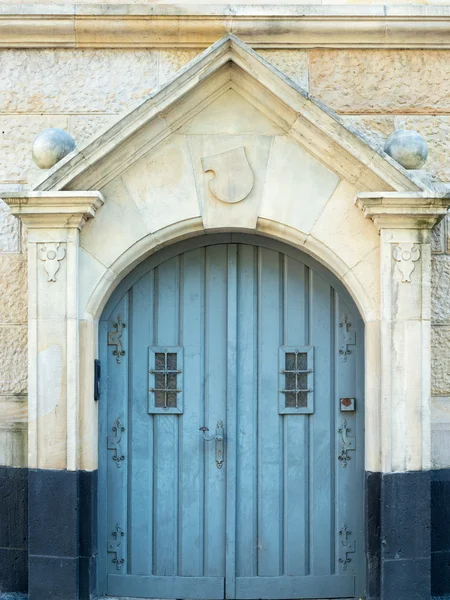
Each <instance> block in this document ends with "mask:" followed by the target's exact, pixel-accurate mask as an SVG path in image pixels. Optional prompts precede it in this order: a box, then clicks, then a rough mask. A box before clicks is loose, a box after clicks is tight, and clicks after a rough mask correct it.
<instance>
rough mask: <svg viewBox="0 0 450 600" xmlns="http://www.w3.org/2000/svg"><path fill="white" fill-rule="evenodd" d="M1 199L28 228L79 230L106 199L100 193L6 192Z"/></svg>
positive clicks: (93, 215)
mask: <svg viewBox="0 0 450 600" xmlns="http://www.w3.org/2000/svg"><path fill="white" fill-rule="evenodd" d="M0 196H2V198H3V199H4V200H5V202H6V203H7V204H8V205H9V207H10V210H11V214H13V215H14V216H15V217H19V218H20V219H21V220H22V221H23V223H25V225H26V226H27V227H28V229H73V228H76V229H81V227H82V226H83V224H84V223H85V222H86V220H87V219H91V218H93V217H95V214H96V212H97V210H98V209H99V208H100V207H101V206H103V204H104V202H105V199H104V197H103V195H102V194H101V193H100V192H97V191H94V192H90V191H87V192H7V193H6V194H2V191H1V190H0Z"/></svg>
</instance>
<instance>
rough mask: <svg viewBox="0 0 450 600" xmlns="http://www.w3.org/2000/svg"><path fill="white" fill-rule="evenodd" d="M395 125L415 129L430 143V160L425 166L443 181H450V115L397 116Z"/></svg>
mask: <svg viewBox="0 0 450 600" xmlns="http://www.w3.org/2000/svg"><path fill="white" fill-rule="evenodd" d="M395 126H396V127H397V128H399V127H403V128H407V129H414V131H417V133H420V134H421V135H422V136H423V137H424V138H425V140H426V142H427V144H428V160H427V162H426V163H425V166H424V167H423V168H424V169H426V170H427V171H429V172H430V173H432V174H433V175H436V176H437V177H439V179H442V180H443V181H450V163H449V160H448V156H449V153H450V117H442V116H439V117H434V116H429V117H408V116H403V115H402V116H397V117H395Z"/></svg>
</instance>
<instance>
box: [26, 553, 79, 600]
mask: <svg viewBox="0 0 450 600" xmlns="http://www.w3.org/2000/svg"><path fill="white" fill-rule="evenodd" d="M28 569H29V576H28V591H29V594H30V598H34V600H49V598H51V599H52V600H78V559H77V558H66V557H57V556H32V555H30V557H29V559H28Z"/></svg>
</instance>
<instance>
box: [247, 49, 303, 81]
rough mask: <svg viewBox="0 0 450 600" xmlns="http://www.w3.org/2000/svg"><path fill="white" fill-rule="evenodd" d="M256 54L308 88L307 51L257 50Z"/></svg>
mask: <svg viewBox="0 0 450 600" xmlns="http://www.w3.org/2000/svg"><path fill="white" fill-rule="evenodd" d="M258 54H260V55H261V56H262V57H264V58H265V59H266V60H267V61H268V62H270V63H272V65H273V66H274V67H276V68H277V69H279V70H280V71H281V72H282V73H283V74H284V75H287V76H288V77H290V78H291V79H292V80H293V81H295V83H297V84H298V85H300V86H301V87H302V88H304V89H305V90H307V89H308V67H309V55H308V52H306V51H305V50H258Z"/></svg>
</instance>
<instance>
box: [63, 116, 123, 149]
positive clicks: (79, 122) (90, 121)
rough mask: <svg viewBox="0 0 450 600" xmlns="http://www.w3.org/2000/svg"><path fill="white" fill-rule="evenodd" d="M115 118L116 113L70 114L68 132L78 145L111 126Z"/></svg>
mask: <svg viewBox="0 0 450 600" xmlns="http://www.w3.org/2000/svg"><path fill="white" fill-rule="evenodd" d="M117 119H118V117H117V116H116V115H71V116H70V117H69V132H70V133H71V134H72V135H73V137H74V139H75V142H76V144H77V146H80V145H81V144H83V143H84V142H86V141H87V140H89V139H91V138H93V137H94V136H96V135H97V134H98V133H99V132H100V131H101V130H102V129H105V128H107V127H109V126H111V125H112V124H113V123H114V121H116V120H117Z"/></svg>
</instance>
